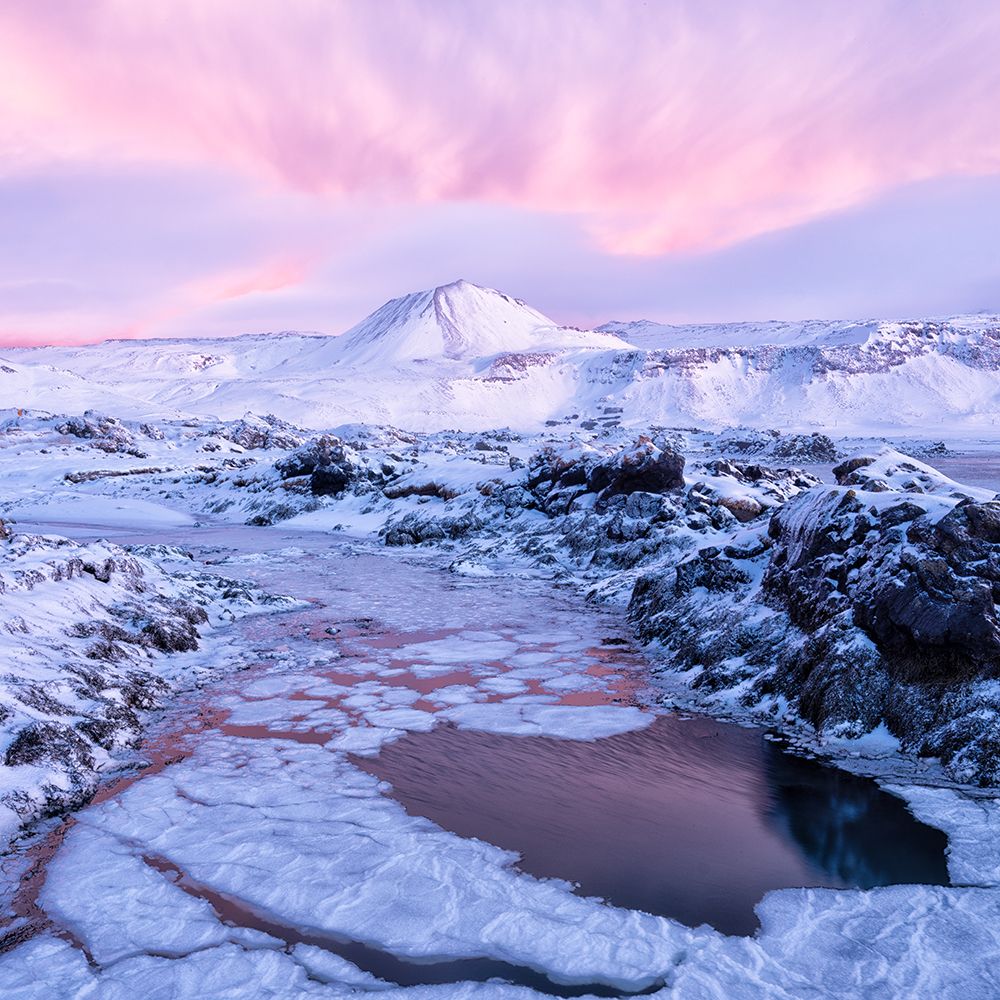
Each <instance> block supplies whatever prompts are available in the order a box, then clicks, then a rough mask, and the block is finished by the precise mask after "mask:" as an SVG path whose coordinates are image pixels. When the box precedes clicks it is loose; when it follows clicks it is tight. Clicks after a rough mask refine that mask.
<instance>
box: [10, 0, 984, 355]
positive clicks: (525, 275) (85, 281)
mask: <svg viewBox="0 0 1000 1000" xmlns="http://www.w3.org/2000/svg"><path fill="white" fill-rule="evenodd" d="M997 52H1000V4H997V3H996V2H995V0H961V2H946V0H935V2H929V0H836V2H829V0H811V2H809V3H802V2H801V0H755V2H754V3H745V2H742V0H697V2H695V0H692V2H687V0H648V2H645V3H643V2H640V0H614V2H607V3H603V2H599V0H544V2H539V0H503V2H498V0H408V2H402V0H398V2H397V0H209V2H205V0H142V2H141V3H136V2H134V0H88V2H86V3H80V2H77V0H46V2H44V3H40V2H38V0H0V70H2V73H3V76H2V80H3V84H2V86H0V345H7V346H11V345H24V344H37V343H75V342H88V341H94V340H101V339H105V338H108V337H161V336H207V335H227V334H239V333H247V332H259V331H266V330H283V329H298V330H315V331H322V332H327V333H339V332H342V331H343V330H345V329H347V328H348V327H349V326H351V325H352V324H353V323H355V322H357V321H358V320H360V319H361V318H362V317H363V316H364V315H366V314H367V313H368V312H370V311H372V310H373V309H375V308H376V307H378V306H379V305H380V304H381V303H382V302H384V301H385V300H387V299H389V298H393V297H395V296H398V295H401V294H404V293H406V292H409V291H413V290H416V289H421V288H428V287H433V286H436V285H440V284H444V283H447V282H449V281H452V280H454V279H456V278H459V277H462V278H466V279H468V280H470V281H474V282H477V283H479V284H483V285H488V286H491V287H497V288H500V289H502V290H503V291H506V292H508V293H510V294H513V295H516V296H518V297H519V298H522V299H525V300H526V301H528V302H529V303H530V304H531V305H533V306H535V307H536V308H538V309H540V310H542V311H543V312H545V313H547V314H548V315H549V316H551V317H553V319H555V320H556V321H558V322H561V323H568V324H575V325H580V326H590V325H596V324H598V323H601V322H605V321H607V320H611V319H617V320H627V319H639V318H648V319H654V320H660V321H664V322H699V321H706V322H708V321H724V320H739V319H803V318H862V317H866V318H867V317H917V316H926V315H945V314H954V313H960V312H979V311H984V310H988V311H1000V251H998V249H997V248H998V246H1000V240H998V238H997V233H998V232H1000V59H998V58H997V56H996V53H997Z"/></svg>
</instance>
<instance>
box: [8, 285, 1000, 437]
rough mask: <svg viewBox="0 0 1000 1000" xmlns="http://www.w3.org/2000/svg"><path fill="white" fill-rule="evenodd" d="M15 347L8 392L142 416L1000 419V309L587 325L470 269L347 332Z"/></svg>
mask: <svg viewBox="0 0 1000 1000" xmlns="http://www.w3.org/2000/svg"><path fill="white" fill-rule="evenodd" d="M6 358H7V359H8V360H7V361H6V362H4V361H3V360H2V359H0V389H2V396H3V399H4V402H5V405H8V406H18V407H24V408H30V409H42V410H49V411H58V412H67V411H70V410H72V411H77V412H79V411H82V410H84V409H88V408H98V409H102V410H107V411H110V412H113V413H115V414H116V415H119V416H127V417H135V418H139V417H141V418H148V417H177V416H185V415H191V414H195V415H203V416H205V415H207V416H215V417H220V418H224V419H233V418H237V417H240V416H242V415H243V414H244V413H246V412H247V411H253V412H257V413H274V414H276V415H277V416H279V417H282V418H284V419H287V420H291V421H293V422H295V423H297V424H300V425H304V426H309V427H324V426H332V425H336V424H339V423H343V422H348V421H362V422H364V421H367V422H377V423H392V424H396V425H398V426H402V427H409V428H412V429H415V430H436V429H442V428H448V427H452V428H455V427H457V428H464V429H467V430H479V429H483V428H488V427H498V426H511V427H515V428H521V429H530V428H532V427H536V426H538V425H539V424H541V423H543V422H545V421H547V420H562V419H565V418H572V419H575V420H587V419H599V420H603V421H606V422H610V421H612V420H613V421H616V422H619V423H622V424H626V425H634V426H648V425H650V424H659V425H674V426H690V425H698V426H702V427H707V428H716V429H717V428H722V427H727V426H737V425H749V426H756V427H781V428H786V429H792V430H814V429H823V430H826V429H831V430H836V431H838V432H840V433H884V432H887V431H890V430H891V431H898V430H900V429H906V430H911V431H913V432H918V433H925V434H928V435H934V436H935V437H952V438H955V437H963V436H965V437H968V436H979V435H982V434H992V433H993V432H994V429H995V426H996V421H997V418H998V416H1000V317H996V316H973V317H956V318H954V319H948V320H939V321H916V322H880V321H864V322H827V321H812V322H803V323H776V322H772V323H734V324H722V325H703V326H664V325H662V324H656V323H650V322H647V321H639V322H633V323H609V324H607V325H605V326H603V327H600V328H598V329H597V330H593V331H584V330H576V329H572V328H567V327H560V326H558V325H557V324H555V323H554V322H553V321H552V320H550V319H548V318H547V317H546V316H544V315H542V314H541V313H539V312H537V311H536V310H534V309H532V308H531V307H530V306H528V305H526V304H525V303H523V302H521V301H519V300H517V299H514V298H511V297H509V296H507V295H504V294H503V293H501V292H498V291H495V290H493V289H488V288H481V287H479V286H477V285H474V284H471V283H470V282H467V281H456V282H453V283H451V284H448V285H442V286H441V287H439V288H434V289H430V290H428V291H423V292H414V293H412V294H409V295H405V296H403V297H401V298H398V299H393V300H392V301H391V302H388V303H386V304H385V305H383V306H382V307H381V308H379V309H377V310H376V311H375V312H374V313H372V314H371V315H370V316H369V317H367V318H366V319H365V320H363V321H362V322H361V323H359V324H357V325H356V326H355V327H353V328H352V329H350V330H348V331H347V332H346V333H345V334H343V335H342V336H339V337H334V336H324V335H321V334H306V333H297V332H285V333H274V334H259V335H251V336H243V337H234V338H221V339H212V340H206V339H192V340H151V341H107V342H105V343H103V344H96V345H92V346H88V347H44V348H31V349H27V348H24V349H18V350H9V351H7V352H6ZM574 414H575V415H576V416H575V417H574V416H573V415H574Z"/></svg>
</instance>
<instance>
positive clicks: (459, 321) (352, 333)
mask: <svg viewBox="0 0 1000 1000" xmlns="http://www.w3.org/2000/svg"><path fill="white" fill-rule="evenodd" d="M337 346H338V347H339V348H340V349H341V353H340V359H339V361H340V363H341V364H345V365H353V366H362V365H363V366H373V367H375V366H385V365H400V364H407V363H409V362H412V361H422V360H428V359H432V360H440V359H450V360H453V361H472V360H477V359H481V358H488V357H491V356H494V355H497V354H504V353H511V352H514V353H519V352H532V351H543V350H544V351H553V350H555V351H564V350H573V349H576V348H594V347H596V348H605V349H607V348H612V347H628V346H629V345H628V344H627V343H626V342H624V341H622V340H621V339H620V338H618V337H616V336H615V335H614V334H611V333H600V332H596V331H590V330H575V329H571V328H567V327H560V326H558V325H557V324H556V323H554V322H553V321H552V320H551V319H549V318H548V317H547V316H543V315H542V314H541V313H540V312H538V311H537V310H536V309H532V308H531V306H529V305H527V304H526V303H524V302H522V301H521V300H520V299H514V298H511V297H510V296H509V295H505V294H504V293H503V292H498V291H496V290H495V289H493V288H481V287H480V286H479V285H474V284H472V283H471V282H469V281H463V280H461V279H460V280H458V281H454V282H452V283H451V284H449V285H441V286H440V287H439V288H433V289H430V290H429V291H424V292H412V293H411V294H409V295H404V296H402V297H401V298H398V299H393V300H392V301H391V302H387V303H386V304H385V305H384V306H382V307H381V308H380V309H376V310H375V312H373V313H372V314H371V315H370V316H368V317H367V318H366V319H364V320H362V321H361V322H360V323H358V324H357V326H354V327H352V328H351V329H350V330H348V331H347V332H346V333H345V334H344V335H343V336H342V337H340V338H338V341H337Z"/></svg>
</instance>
